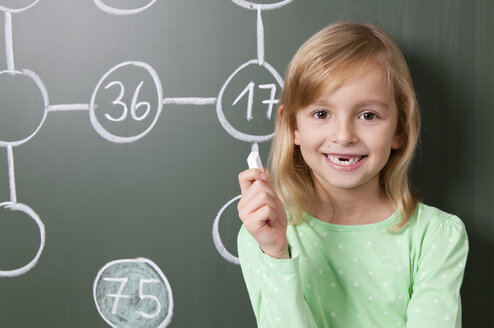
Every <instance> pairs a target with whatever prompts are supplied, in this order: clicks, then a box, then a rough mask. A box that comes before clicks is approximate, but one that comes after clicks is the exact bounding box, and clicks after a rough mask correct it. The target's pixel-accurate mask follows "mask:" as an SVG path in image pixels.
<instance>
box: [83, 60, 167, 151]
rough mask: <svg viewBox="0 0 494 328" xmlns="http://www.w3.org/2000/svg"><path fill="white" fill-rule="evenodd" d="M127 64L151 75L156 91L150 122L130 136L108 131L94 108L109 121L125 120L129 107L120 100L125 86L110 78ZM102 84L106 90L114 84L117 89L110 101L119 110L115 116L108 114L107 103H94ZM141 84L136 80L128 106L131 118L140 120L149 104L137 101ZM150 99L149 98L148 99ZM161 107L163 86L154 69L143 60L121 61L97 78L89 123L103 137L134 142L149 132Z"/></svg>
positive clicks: (116, 141) (141, 82) (145, 115)
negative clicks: (141, 109) (102, 113)
mask: <svg viewBox="0 0 494 328" xmlns="http://www.w3.org/2000/svg"><path fill="white" fill-rule="evenodd" d="M127 66H134V67H139V68H142V69H144V70H145V71H146V72H147V73H148V74H149V76H150V77H151V79H152V81H153V82H154V86H151V88H153V89H155V93H156V109H155V110H154V117H153V118H152V120H151V123H150V124H149V126H148V127H147V128H146V129H145V130H144V131H142V132H140V133H138V134H137V135H131V136H116V135H114V134H112V133H111V132H109V131H108V130H107V129H105V127H104V124H105V122H100V119H101V118H98V115H97V114H96V110H98V111H103V112H105V115H104V117H105V118H106V119H107V120H108V121H110V122H121V121H123V120H126V119H127V117H128V115H127V114H128V112H129V109H128V107H127V104H125V103H124V102H122V98H123V95H124V93H125V87H124V85H123V84H122V82H120V81H118V80H114V79H112V78H111V74H112V73H113V72H115V71H117V70H118V69H122V68H125V67H127ZM107 79H108V80H109V82H108V83H106V81H107ZM103 84H104V85H105V86H104V89H105V90H108V89H109V88H112V87H113V86H116V87H117V89H119V95H118V96H117V98H116V99H114V100H113V101H112V103H111V104H112V105H113V106H117V107H116V108H117V109H119V110H121V115H120V116H117V117H113V116H111V115H109V114H108V111H109V110H108V105H107V104H104V105H102V104H96V97H97V95H98V93H101V92H103V91H100V87H101V86H102V85H103ZM142 85H143V81H140V82H138V86H137V87H136V88H135V89H134V91H133V96H132V102H131V106H130V116H131V118H132V119H133V120H136V121H140V120H143V119H144V118H146V117H147V115H148V114H149V111H150V108H151V105H150V103H149V102H147V101H141V102H139V103H137V98H138V96H139V91H140V90H141V87H142ZM148 100H150V99H148ZM142 106H144V107H145V110H144V112H143V113H141V114H140V115H139V114H138V113H137V111H138V109H139V107H142ZM162 108H163V88H162V86H161V81H160V79H159V77H158V74H157V73H156V71H155V70H154V69H153V68H152V67H151V66H150V65H148V64H146V63H143V62H137V61H128V62H123V63H120V64H118V65H116V66H114V67H113V68H111V69H110V70H109V71H108V72H106V73H105V74H104V75H103V77H102V78H101V79H100V80H99V82H98V84H97V85H96V88H95V89H94V92H93V94H92V96H91V101H90V103H89V117H90V120H91V123H92V124H93V127H94V129H95V130H96V131H97V132H98V133H99V134H100V135H101V136H102V137H103V138H105V139H107V140H109V141H111V142H115V143H129V142H134V141H136V140H138V139H140V138H142V137H144V136H145V135H146V134H148V133H149V131H150V130H151V129H152V128H153V126H154V125H155V124H156V121H157V120H158V117H159V116H160V114H161V110H162ZM126 123H128V124H132V121H130V122H129V121H126Z"/></svg>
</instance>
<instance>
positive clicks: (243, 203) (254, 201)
mask: <svg viewBox="0 0 494 328" xmlns="http://www.w3.org/2000/svg"><path fill="white" fill-rule="evenodd" d="M266 206H267V207H269V208H271V209H276V200H275V199H274V198H273V196H272V195H271V194H269V193H266V192H259V193H257V194H255V195H253V197H252V198H250V199H248V200H245V199H244V198H242V199H241V200H240V202H239V203H238V213H239V216H240V219H242V221H244V223H245V221H247V220H249V219H250V217H251V215H252V213H254V212H256V211H257V210H259V209H260V208H262V207H266ZM266 219H268V218H265V220H266Z"/></svg>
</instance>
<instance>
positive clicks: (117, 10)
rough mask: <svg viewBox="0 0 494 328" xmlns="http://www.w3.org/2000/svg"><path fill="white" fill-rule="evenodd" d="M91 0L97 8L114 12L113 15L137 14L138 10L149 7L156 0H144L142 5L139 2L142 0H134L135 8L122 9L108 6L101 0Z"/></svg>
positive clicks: (110, 12)
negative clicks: (144, 3)
mask: <svg viewBox="0 0 494 328" xmlns="http://www.w3.org/2000/svg"><path fill="white" fill-rule="evenodd" d="M93 1H94V3H95V4H96V6H98V8H99V9H101V10H103V11H104V12H106V13H109V14H114V15H133V14H137V13H140V12H142V11H144V10H146V9H148V8H149V7H151V6H152V5H153V4H154V3H155V2H156V0H147V1H144V2H147V4H146V5H144V6H143V5H142V4H141V3H142V2H143V1H142V0H140V1H138V0H136V1H135V2H136V8H133V9H123V8H115V7H112V6H109V5H107V4H105V3H104V1H103V0H93Z"/></svg>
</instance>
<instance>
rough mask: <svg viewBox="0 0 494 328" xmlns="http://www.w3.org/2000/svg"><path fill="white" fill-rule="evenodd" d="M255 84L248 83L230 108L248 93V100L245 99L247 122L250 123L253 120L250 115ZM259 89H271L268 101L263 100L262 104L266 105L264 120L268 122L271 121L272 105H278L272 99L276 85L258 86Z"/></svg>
mask: <svg viewBox="0 0 494 328" xmlns="http://www.w3.org/2000/svg"><path fill="white" fill-rule="evenodd" d="M255 85H256V84H255V83H254V82H252V81H250V82H249V83H248V84H247V86H246V87H245V89H244V90H242V92H241V93H240V94H239V95H238V97H237V99H235V101H234V102H233V104H232V106H235V105H236V104H237V103H238V101H239V100H240V99H242V97H243V96H244V95H245V94H247V93H248V96H247V97H248V98H247V121H250V120H252V119H253V118H254V116H253V115H252V105H253V102H254V87H255ZM259 89H271V92H270V95H269V99H266V100H263V101H262V103H263V104H267V105H269V106H268V110H267V111H266V118H267V119H268V120H270V119H271V114H272V113H273V105H275V104H277V103H278V101H279V100H278V99H274V96H275V94H276V85H275V84H260V85H259Z"/></svg>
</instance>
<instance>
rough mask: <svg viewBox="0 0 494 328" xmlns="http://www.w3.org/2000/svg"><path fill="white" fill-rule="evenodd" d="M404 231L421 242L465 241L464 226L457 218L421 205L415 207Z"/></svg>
mask: <svg viewBox="0 0 494 328" xmlns="http://www.w3.org/2000/svg"><path fill="white" fill-rule="evenodd" d="M404 230H405V231H406V230H408V233H409V234H411V235H413V236H415V237H416V238H419V239H420V240H422V241H426V240H437V239H440V240H445V242H448V243H451V242H452V240H454V239H458V240H466V239H467V233H466V228H465V224H464V223H463V221H462V220H461V219H460V218H459V217H458V216H456V215H454V214H450V213H448V212H445V211H442V210H440V209H438V208H436V207H434V206H429V205H425V204H423V203H419V204H418V205H417V208H416V210H415V212H414V214H413V215H412V217H411V218H410V220H409V221H408V222H407V224H406V225H405V227H404Z"/></svg>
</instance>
